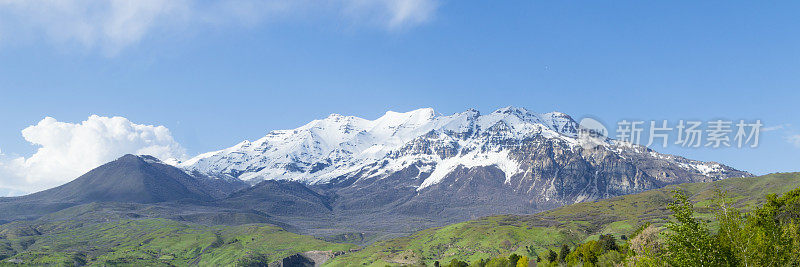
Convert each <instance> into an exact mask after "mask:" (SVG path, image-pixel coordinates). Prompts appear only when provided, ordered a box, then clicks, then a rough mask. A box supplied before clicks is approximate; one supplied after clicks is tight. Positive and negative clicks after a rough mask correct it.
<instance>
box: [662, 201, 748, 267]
mask: <svg viewBox="0 0 800 267" xmlns="http://www.w3.org/2000/svg"><path fill="white" fill-rule="evenodd" d="M673 198H674V201H673V202H672V203H671V204H670V205H669V209H670V210H671V211H672V212H673V215H672V217H673V219H674V220H675V221H673V222H670V223H668V224H667V229H669V230H670V231H669V232H667V254H668V255H667V257H666V259H667V262H669V263H670V264H671V265H674V266H734V265H736V261H735V258H734V257H733V255H732V253H730V251H729V250H727V249H726V248H725V246H722V245H720V244H719V243H718V242H716V241H717V240H716V239H715V238H713V237H712V235H711V233H710V231H709V230H708V226H707V225H706V224H705V223H704V222H702V221H701V220H699V219H697V218H695V217H694V205H693V204H692V202H691V201H690V200H689V197H688V196H686V194H685V193H683V192H682V191H675V194H674V195H673Z"/></svg>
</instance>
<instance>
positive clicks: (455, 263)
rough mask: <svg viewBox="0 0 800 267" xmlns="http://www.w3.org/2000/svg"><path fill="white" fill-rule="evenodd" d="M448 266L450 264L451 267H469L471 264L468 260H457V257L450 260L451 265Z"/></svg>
mask: <svg viewBox="0 0 800 267" xmlns="http://www.w3.org/2000/svg"><path fill="white" fill-rule="evenodd" d="M448 266H450V267H467V266H469V265H468V264H467V263H466V262H463V261H460V260H457V259H452V260H450V265H448Z"/></svg>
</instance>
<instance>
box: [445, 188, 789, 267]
mask: <svg viewBox="0 0 800 267" xmlns="http://www.w3.org/2000/svg"><path fill="white" fill-rule="evenodd" d="M673 193H674V194H673V201H672V202H671V203H670V204H669V205H668V209H669V210H670V211H672V215H671V219H670V221H669V222H668V223H666V224H664V225H661V226H656V225H653V224H650V223H645V224H643V225H641V226H639V227H638V228H637V229H636V230H635V231H634V232H633V233H630V237H628V236H625V235H622V236H620V238H619V239H617V238H616V237H615V236H613V235H611V234H608V235H600V237H599V238H598V240H592V241H587V242H584V243H579V244H575V245H573V246H570V245H567V244H564V245H562V246H561V247H560V249H557V250H558V252H556V251H554V250H553V249H549V250H547V251H546V252H543V253H537V252H536V251H535V250H534V249H533V248H532V247H526V251H527V253H526V254H527V255H521V256H520V255H517V254H511V255H508V256H501V257H495V258H489V259H482V260H479V261H476V262H471V263H468V262H464V261H461V260H458V259H453V260H451V261H450V262H446V263H440V262H438V261H437V262H435V263H434V266H436V267H444V266H449V267H468V266H478V267H520V266H522V267H528V266H800V188H797V189H794V190H792V191H790V192H788V193H786V194H783V195H782V196H778V195H775V194H771V195H768V196H767V197H766V199H765V201H764V203H763V204H762V205H760V206H758V207H755V208H754V209H752V211H750V212H743V211H741V210H740V209H737V208H735V207H733V205H731V204H730V201H731V200H730V198H729V197H728V196H727V193H726V192H725V191H724V190H721V189H717V190H716V196H715V198H714V200H713V204H712V205H711V208H712V211H713V215H714V217H715V218H716V220H715V221H714V222H715V223H714V224H713V225H711V224H710V223H709V221H706V220H703V219H700V218H697V217H696V216H695V213H696V209H695V207H694V204H693V203H692V202H691V200H690V199H689V196H688V194H687V193H686V192H683V191H674V192H673Z"/></svg>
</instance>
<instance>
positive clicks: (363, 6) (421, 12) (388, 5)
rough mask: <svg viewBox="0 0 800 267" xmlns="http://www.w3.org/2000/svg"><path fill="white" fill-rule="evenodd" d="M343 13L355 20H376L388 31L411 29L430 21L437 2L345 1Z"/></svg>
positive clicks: (429, 0) (402, 0)
mask: <svg viewBox="0 0 800 267" xmlns="http://www.w3.org/2000/svg"><path fill="white" fill-rule="evenodd" d="M344 2H345V12H346V14H347V15H348V16H350V17H351V18H353V19H357V20H365V19H366V20H377V21H378V23H382V24H384V25H385V26H386V27H387V28H389V29H400V28H405V27H413V26H416V25H419V24H422V23H425V22H428V20H430V19H431V18H432V17H433V15H434V13H435V12H436V9H437V8H438V7H439V2H438V1H432V0H347V1H344Z"/></svg>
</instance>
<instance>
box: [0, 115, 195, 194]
mask: <svg viewBox="0 0 800 267" xmlns="http://www.w3.org/2000/svg"><path fill="white" fill-rule="evenodd" d="M22 136H23V137H24V138H25V140H26V141H28V142H30V143H31V144H34V145H36V146H38V149H37V150H36V152H35V153H34V154H33V155H32V156H30V157H27V158H26V157H16V158H9V157H7V156H0V157H2V158H0V189H2V190H0V191H6V192H18V191H24V192H34V191H39V190H42V189H46V188H50V187H53V186H57V185H60V184H63V183H66V182H68V181H70V180H72V179H74V178H76V177H78V176H80V175H81V174H83V173H85V172H87V171H89V170H91V169H93V168H95V167H97V166H100V165H102V164H103V163H106V162H109V161H112V160H114V159H116V158H119V157H121V156H123V155H125V154H129V153H130V154H147V155H152V156H155V157H157V158H160V159H162V160H166V161H169V160H174V159H184V158H186V154H185V150H184V149H183V147H181V146H180V144H178V142H176V141H175V140H174V139H173V138H172V134H171V133H170V131H169V129H167V128H166V127H164V126H153V125H141V124H135V123H133V122H131V121H129V120H128V119H126V118H123V117H112V118H109V117H101V116H97V115H92V116H90V117H89V118H88V119H87V120H85V121H83V122H81V123H79V124H78V123H68V122H59V121H57V120H56V119H54V118H51V117H46V118H44V119H43V120H41V121H40V122H39V123H38V124H36V125H33V126H29V127H27V128H25V129H24V130H22Z"/></svg>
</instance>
